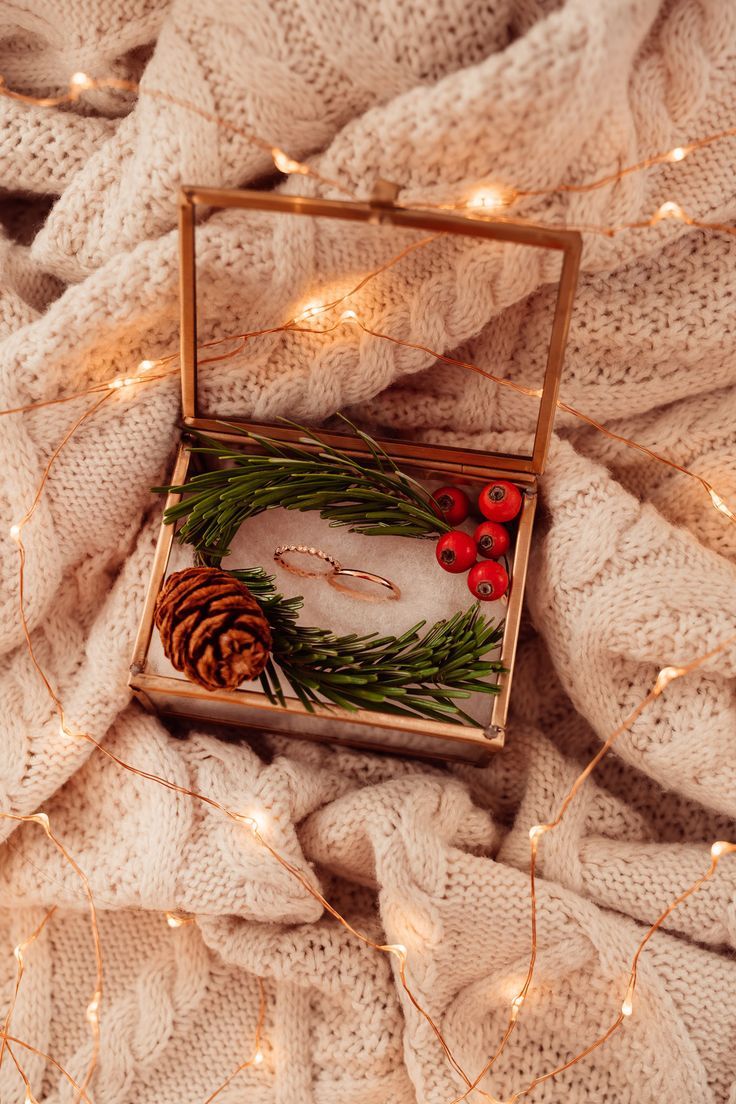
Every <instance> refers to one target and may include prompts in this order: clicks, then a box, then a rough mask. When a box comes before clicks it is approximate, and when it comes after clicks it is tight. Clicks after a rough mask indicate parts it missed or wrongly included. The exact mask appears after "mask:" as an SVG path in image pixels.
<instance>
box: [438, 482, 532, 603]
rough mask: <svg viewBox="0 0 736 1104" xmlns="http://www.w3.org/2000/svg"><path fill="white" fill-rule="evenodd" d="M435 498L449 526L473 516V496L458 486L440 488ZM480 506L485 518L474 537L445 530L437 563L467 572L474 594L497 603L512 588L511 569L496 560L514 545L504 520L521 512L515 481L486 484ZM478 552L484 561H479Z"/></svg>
mask: <svg viewBox="0 0 736 1104" xmlns="http://www.w3.org/2000/svg"><path fill="white" fill-rule="evenodd" d="M432 498H433V500H434V502H435V503H436V505H437V508H438V510H439V512H440V513H441V514H442V517H443V518H444V519H445V521H447V522H449V523H450V525H462V523H463V522H464V521H465V520H466V519H467V518H468V516H469V515H470V510H471V503H470V499H469V498H468V496H467V495H466V493H465V491H462V490H460V488H459V487H440V489H439V490H438V491H435V492H434V494H433V495H432ZM478 509H479V510H480V512H481V514H482V515H483V517H484V518H486V521H483V522H481V524H480V525H479V526H478V527H477V528H476V530H475V532H474V533H473V535H472V537H471V536H470V534H468V533H466V532H464V531H463V530H462V529H453V530H452V532H450V533H444V534H443V535H442V536H441V537H440V539H439V540H438V541H437V549H436V556H437V563H438V564H439V565H440V567H442V568H444V569H445V571H450V572H452V573H453V574H455V575H459V574H460V573H461V572H463V571H468V572H469V574H468V586H469V587H470V590H471V592H472V593H473V594H474V595H475V597H476V598H478V599H480V601H481V602H494V601H496V599H498V598H501V597H503V595H504V594H505V593H506V591H507V590H508V587H509V577H508V572H507V571H506V568H505V567H504V566H503V564H500V563H498V562H497V560H498V558H499V557H500V556H504V555H505V554H506V552H508V550H509V546H510V544H511V537H510V536H509V531H508V529H507V528H506V527H505V526H504V525H503V524H501V523H502V522H507V521H513V519H514V518H515V517H516V515H517V514H518V513H519V510H520V509H521V492H520V491H519V488H518V487H515V486H514V484H513V483H507V482H506V480H504V479H497V480H495V482H493V483H487V484H486V485H485V487H483V489H482V491H481V492H480V495H479V496H478ZM479 555H481V556H483V557H484V562H481V563H476V560H477V558H478V556H479Z"/></svg>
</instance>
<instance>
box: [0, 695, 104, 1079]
mask: <svg viewBox="0 0 736 1104" xmlns="http://www.w3.org/2000/svg"><path fill="white" fill-rule="evenodd" d="M48 685H49V688H50V683H49V684H48ZM0 819H2V820H10V821H15V822H16V823H25V824H39V825H40V826H41V828H42V829H43V831H44V833H45V834H46V836H47V838H48V839H49V840H50V841H51V843H52V844H53V845H54V847H55V848H56V850H57V851H58V852H59V854H60V855H61V857H62V859H63V860H64V862H65V863H67V864H68V865H69V866H70V867H71V869H72V870H73V872H74V874H75V875H76V876H77V878H78V879H79V880H80V882H81V883H82V887H83V889H84V894H85V896H86V898H87V907H88V910H89V918H90V929H91V934H92V944H93V948H94V959H95V988H94V991H93V993H92V997H91V999H90V1000H89V1002H88V1004H87V1008H86V1019H87V1023H88V1025H89V1031H90V1035H91V1038H92V1053H91V1056H90V1060H89V1063H88V1064H87V1069H86V1071H85V1074H84V1078H83V1079H82V1082H81V1085H80V1086H77V1089H78V1092H79V1096H83V1097H85V1098H86V1090H87V1088H88V1086H89V1083H90V1081H91V1080H92V1076H93V1074H94V1071H95V1068H96V1066H97V1061H98V1058H99V1052H100V1024H99V1009H100V1004H101V1001H102V992H103V960H102V940H101V938H100V928H99V921H98V917H97V907H96V904H95V899H94V896H93V894H92V887H91V886H90V883H89V879H88V878H87V875H86V874H85V873H84V871H83V870H82V868H81V867H80V866H79V864H78V862H77V861H76V859H75V858H74V857H73V855H72V854H71V853H70V852H69V850H68V849H67V847H65V845H64V844H63V843H62V841H61V840H60V839H59V837H58V836H57V835H56V833H55V832H54V831H53V829H52V828H51V823H50V821H49V818H48V816H47V815H46V813H44V812H35V813H27V814H21V813H9V812H4V811H0ZM53 912H54V910H53V909H52V910H51V913H50V914H49V915H48V916H47V920H48V919H49V918H50V916H51V915H52V914H53ZM45 923H46V921H44V923H43V924H42V925H41V927H40V928H39V929H37V931H36V933H34V936H33V937H32V939H31V940H30V941H32V940H33V939H35V938H37V937H38V935H40V933H41V931H42V930H43V927H44V926H45ZM17 951H19V954H16V955H15V957H16V962H17V963H18V965H19V967H20V966H21V965H22V962H23V945H22V944H21V945H20V950H19V948H18V947H16V948H15V951H14V953H15V952H17ZM21 978H22V970H21V971H20V973H19V974H17V975H16V989H15V995H14V997H13V999H12V1003H11V1009H10V1012H9V1015H8V1018H7V1019H6V1023H5V1025H4V1027H3V1043H4V1044H7V1042H8V1041H9V1039H10V1036H9V1035H8V1024H9V1017H10V1015H12V1011H13V1010H14V1008H15V1001H16V998H17V994H18V989H19V987H20V980H21ZM7 1049H8V1053H9V1054H10V1055H11V1057H12V1058H13V1061H14V1063H15V1065H16V1066H18V1062H17V1060H16V1058H15V1056H14V1055H13V1053H12V1050H11V1049H10V1047H9V1046H8V1048H7ZM23 1076H24V1077H25V1075H23ZM28 1088H29V1089H30V1086H28Z"/></svg>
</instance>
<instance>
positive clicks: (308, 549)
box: [273, 544, 342, 579]
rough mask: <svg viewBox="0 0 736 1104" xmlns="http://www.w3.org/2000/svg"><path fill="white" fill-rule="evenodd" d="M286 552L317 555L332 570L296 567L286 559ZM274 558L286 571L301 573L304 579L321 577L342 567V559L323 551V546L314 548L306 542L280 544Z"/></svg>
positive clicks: (275, 550)
mask: <svg viewBox="0 0 736 1104" xmlns="http://www.w3.org/2000/svg"><path fill="white" fill-rule="evenodd" d="M286 552H296V553H298V554H299V555H300V556H316V557H317V559H319V560H322V561H323V563H326V564H327V566H328V567H329V568H330V571H329V573H328V572H327V571H307V569H306V568H304V567H295V566H294V565H293V564H290V563H287V562H286V560H285V559H284V554H285V553H286ZM273 558H274V560H275V561H276V563H277V564H279V566H280V567H283V568H284V570H285V571H290V572H291V574H292V575H299V576H300V577H301V578H302V579H319V578H321V577H322V576H323V575H328V574H334V573H335V572H336V571H340V570H341V569H342V565H341V563H340V561H339V560H336V559H335V557H334V556H331V555H330V554H329V552H323V551H322V549H321V548H313V547H312V546H311V545H306V544H280V545H279V546H278V548H276V549H274V553H273Z"/></svg>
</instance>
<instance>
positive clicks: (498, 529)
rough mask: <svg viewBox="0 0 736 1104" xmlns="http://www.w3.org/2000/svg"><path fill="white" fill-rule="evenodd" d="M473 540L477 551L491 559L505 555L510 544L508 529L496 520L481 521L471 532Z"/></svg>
mask: <svg viewBox="0 0 736 1104" xmlns="http://www.w3.org/2000/svg"><path fill="white" fill-rule="evenodd" d="M473 540H474V541H475V543H476V544H477V545H478V553H479V554H480V555H481V556H485V557H486V558H487V559H493V560H497V559H498V558H499V557H500V556H505V555H506V553H507V552H508V550H509V545H510V544H511V537H510V536H509V531H508V529H504V527H503V525H499V524H498V522H497V521H482V522H481V523H480V525H479V526H478V528H477V529H476V530H475V532H474V533H473Z"/></svg>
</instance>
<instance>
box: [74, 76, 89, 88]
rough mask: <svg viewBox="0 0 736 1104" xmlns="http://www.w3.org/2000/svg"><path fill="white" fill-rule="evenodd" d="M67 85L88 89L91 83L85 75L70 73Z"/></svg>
mask: <svg viewBox="0 0 736 1104" xmlns="http://www.w3.org/2000/svg"><path fill="white" fill-rule="evenodd" d="M69 84H71V85H73V87H74V88H89V87H90V85H91V84H92V81H91V80H90V79H89V77H88V76H87V74H86V73H72V75H71V77H70V78H69Z"/></svg>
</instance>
